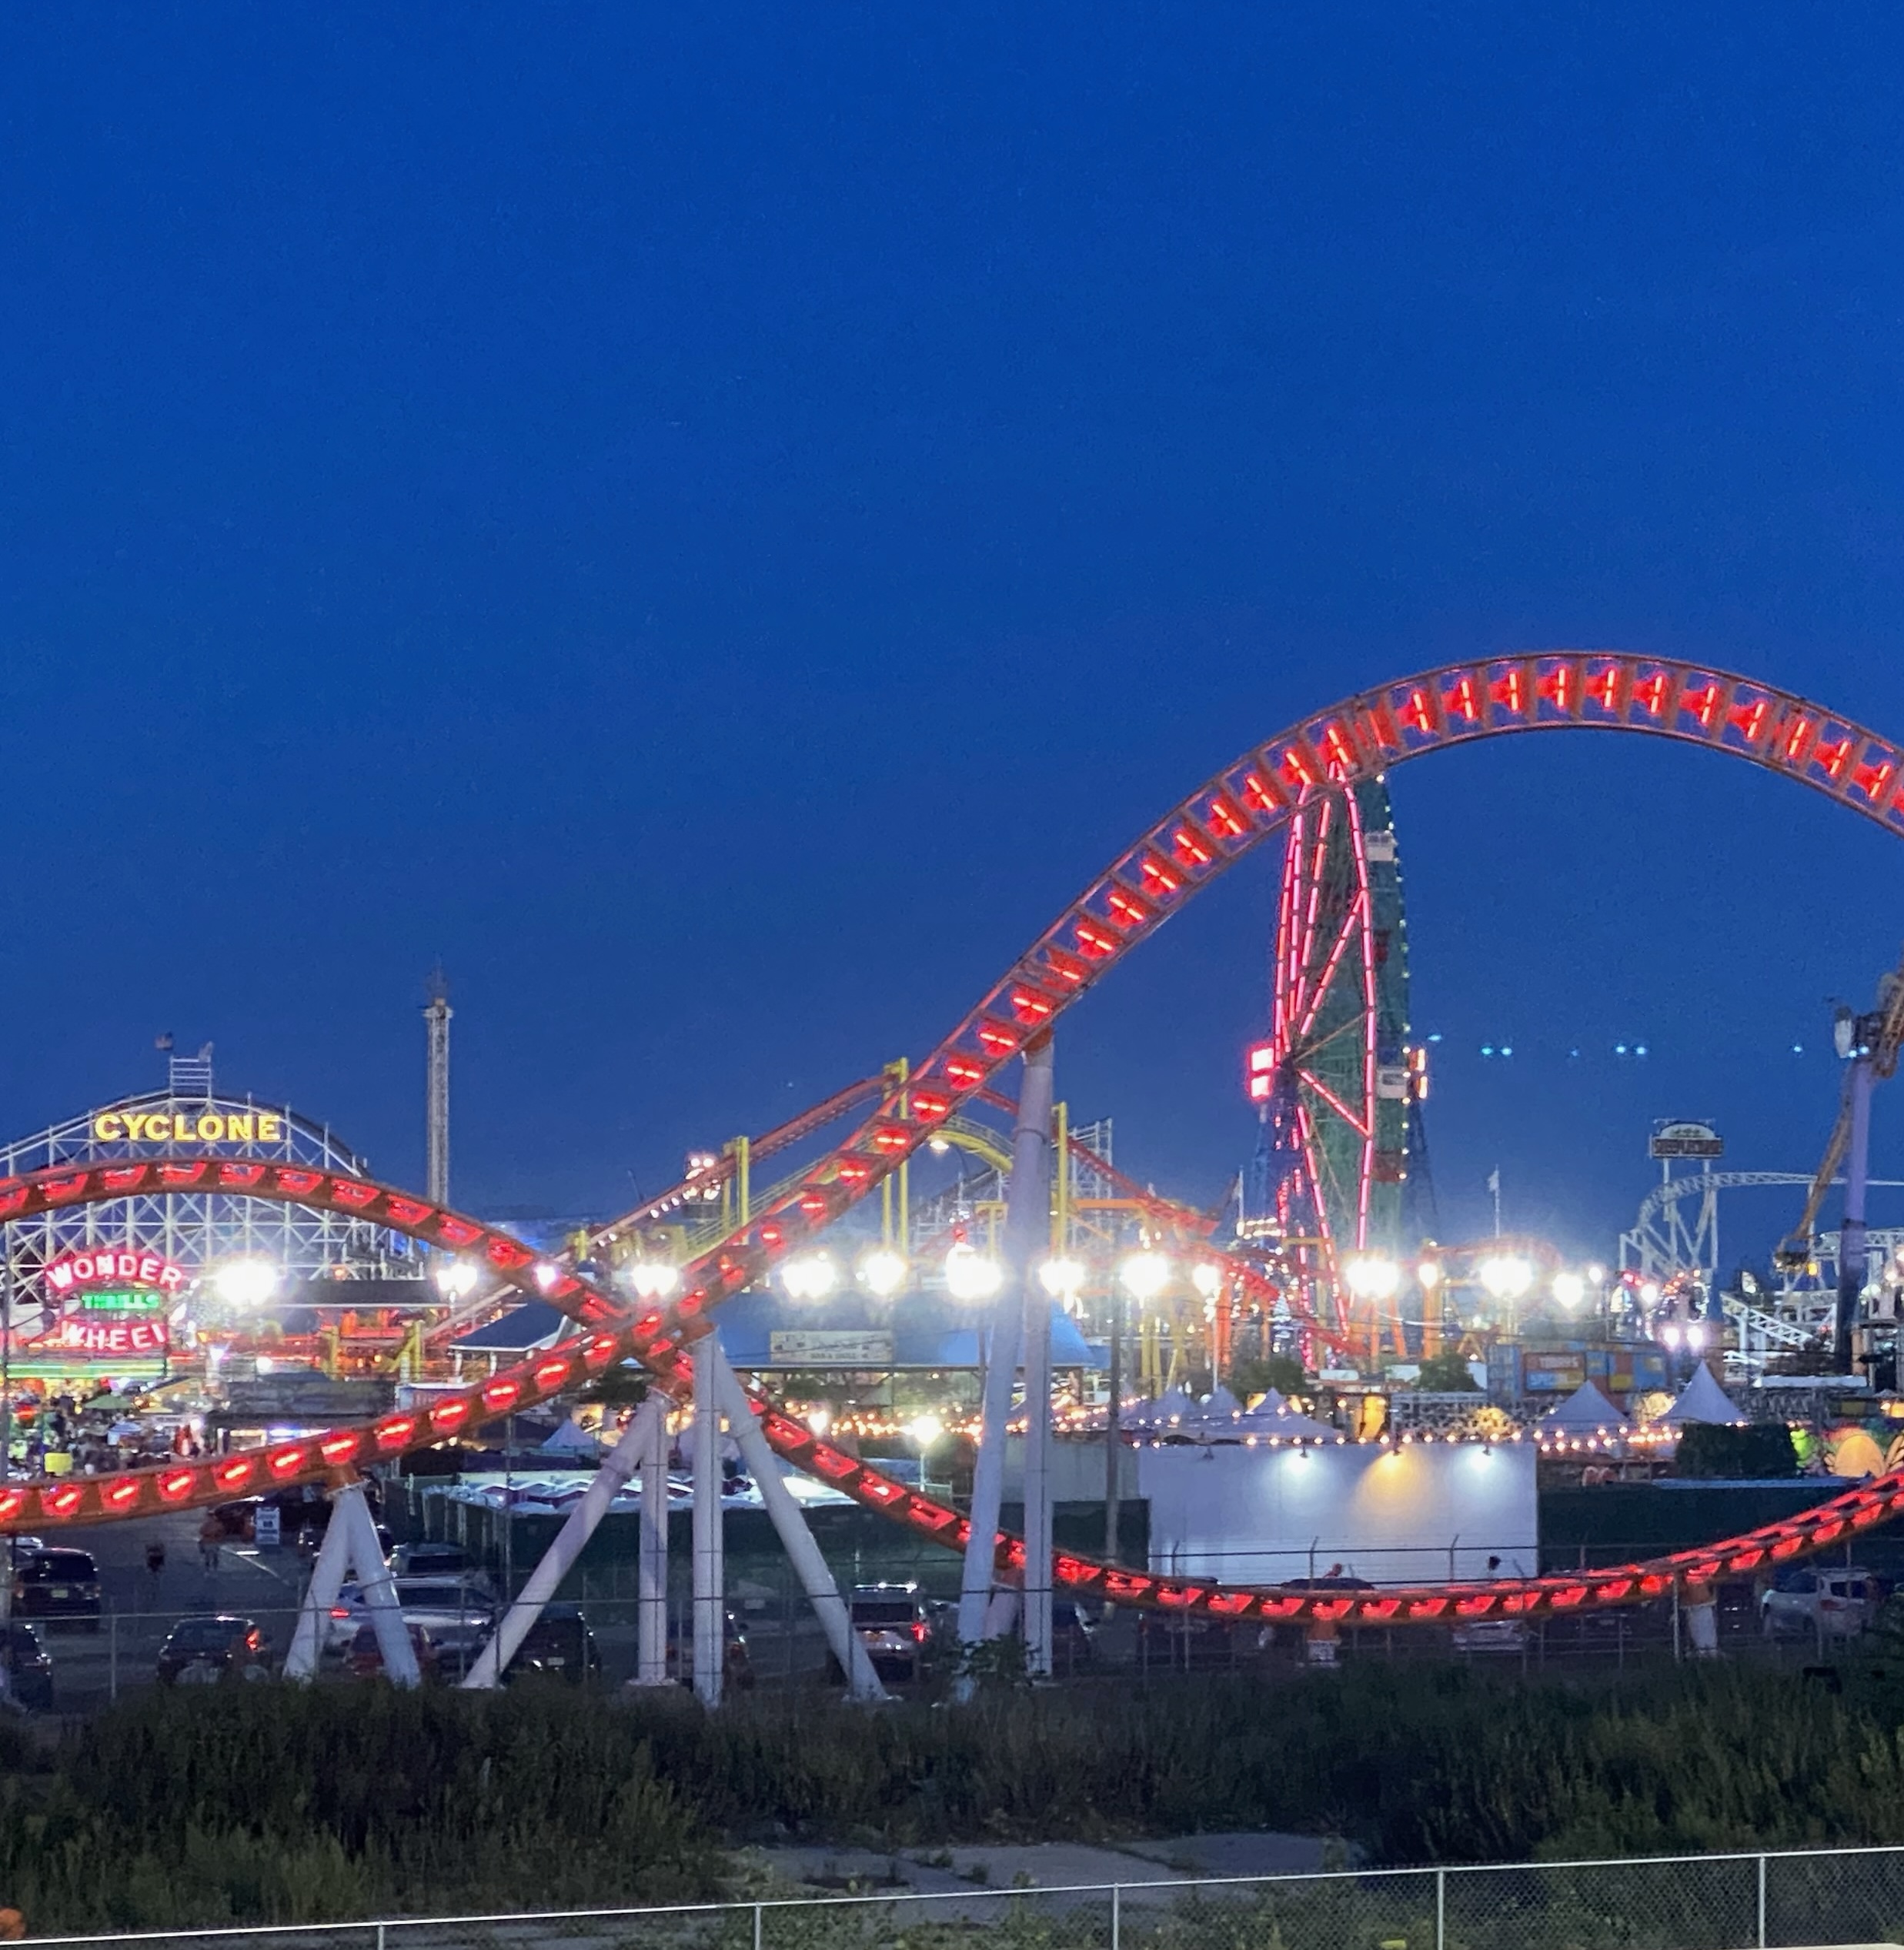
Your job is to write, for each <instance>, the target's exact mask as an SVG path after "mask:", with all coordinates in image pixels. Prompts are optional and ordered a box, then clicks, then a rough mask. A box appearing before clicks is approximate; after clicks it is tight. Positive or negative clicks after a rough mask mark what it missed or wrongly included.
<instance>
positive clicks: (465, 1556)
mask: <svg viewBox="0 0 1904 1950" xmlns="http://www.w3.org/2000/svg"><path fill="white" fill-rule="evenodd" d="M390 1571H391V1574H392V1576H394V1577H398V1578H439V1579H440V1578H447V1579H453V1581H455V1582H456V1583H457V1584H465V1585H467V1586H468V1587H469V1589H470V1590H471V1591H478V1592H480V1593H481V1594H482V1595H483V1597H484V1598H487V1599H489V1600H490V1601H494V1599H495V1597H496V1586H495V1584H493V1582H492V1581H491V1580H490V1577H489V1573H488V1572H487V1571H486V1570H484V1569H483V1567H482V1565H480V1564H478V1563H477V1562H476V1560H475V1558H473V1557H471V1556H470V1554H469V1552H468V1551H466V1550H465V1549H464V1548H463V1546H462V1545H461V1544H399V1545H398V1546H397V1547H396V1549H395V1550H394V1551H392V1552H391V1553H390Z"/></svg>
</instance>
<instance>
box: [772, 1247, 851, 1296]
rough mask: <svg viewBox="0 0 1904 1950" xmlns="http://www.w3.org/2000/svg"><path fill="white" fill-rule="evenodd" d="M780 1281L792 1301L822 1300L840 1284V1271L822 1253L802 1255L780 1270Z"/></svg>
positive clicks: (788, 1262)
mask: <svg viewBox="0 0 1904 1950" xmlns="http://www.w3.org/2000/svg"><path fill="white" fill-rule="evenodd" d="M780 1280H781V1282H782V1284H783V1285H784V1286H785V1287H786V1288H787V1294H788V1296H789V1297H790V1298H792V1299H794V1300H824V1299H825V1298H826V1297H827V1294H830V1293H831V1292H832V1291H833V1288H834V1287H836V1286H837V1285H838V1284H839V1283H840V1269H839V1268H838V1267H837V1266H835V1265H834V1264H833V1261H832V1260H830V1259H829V1258H828V1257H827V1255H826V1254H824V1253H803V1254H801V1255H800V1257H799V1258H798V1259H793V1260H788V1261H787V1264H785V1265H784V1266H783V1267H781V1268H780Z"/></svg>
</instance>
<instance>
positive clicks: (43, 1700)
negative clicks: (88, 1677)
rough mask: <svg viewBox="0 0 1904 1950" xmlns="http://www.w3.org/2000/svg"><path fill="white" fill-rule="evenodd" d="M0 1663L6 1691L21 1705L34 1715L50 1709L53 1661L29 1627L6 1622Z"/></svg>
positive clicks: (11, 1620)
mask: <svg viewBox="0 0 1904 1950" xmlns="http://www.w3.org/2000/svg"><path fill="white" fill-rule="evenodd" d="M0 1662H3V1663H4V1664H5V1667H6V1671H7V1690H8V1691H9V1692H10V1693H12V1695H13V1697H14V1698H15V1699H16V1700H17V1701H18V1702H19V1703H20V1705H22V1706H24V1707H27V1708H30V1709H31V1710H32V1711H34V1712H36V1713H50V1712H51V1711H52V1710H53V1662H52V1660H51V1659H49V1658H48V1657H47V1656H46V1648H45V1646H43V1645H42V1644H41V1643H40V1635H39V1634H38V1632H36V1631H35V1630H34V1629H33V1628H32V1626H31V1625H28V1624H22V1622H21V1621H19V1620H18V1618H14V1619H10V1620H9V1621H8V1624H7V1629H6V1637H5V1641H4V1643H3V1644H0Z"/></svg>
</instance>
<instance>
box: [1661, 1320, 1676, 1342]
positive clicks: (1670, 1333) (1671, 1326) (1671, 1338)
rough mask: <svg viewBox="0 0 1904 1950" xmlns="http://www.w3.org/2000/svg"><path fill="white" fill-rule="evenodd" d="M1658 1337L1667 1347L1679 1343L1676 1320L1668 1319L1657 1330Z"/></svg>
mask: <svg viewBox="0 0 1904 1950" xmlns="http://www.w3.org/2000/svg"><path fill="white" fill-rule="evenodd" d="M1659 1337H1660V1339H1661V1340H1662V1341H1664V1342H1665V1344H1666V1345H1667V1346H1668V1347H1678V1346H1679V1322H1678V1321H1668V1322H1667V1323H1666V1324H1665V1326H1664V1327H1662V1328H1661V1329H1660V1330H1659Z"/></svg>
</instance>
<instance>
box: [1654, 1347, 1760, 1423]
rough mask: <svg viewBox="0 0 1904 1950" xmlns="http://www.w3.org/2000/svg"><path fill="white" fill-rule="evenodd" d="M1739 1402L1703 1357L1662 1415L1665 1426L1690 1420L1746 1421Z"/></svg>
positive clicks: (1660, 1419) (1661, 1418) (1661, 1421)
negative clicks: (1677, 1396)
mask: <svg viewBox="0 0 1904 1950" xmlns="http://www.w3.org/2000/svg"><path fill="white" fill-rule="evenodd" d="M1742 1421H1745V1417H1744V1416H1743V1415H1742V1414H1740V1413H1739V1404H1737V1403H1736V1402H1735V1401H1733V1400H1732V1397H1731V1396H1730V1395H1729V1394H1727V1393H1726V1392H1725V1390H1724V1389H1723V1388H1722V1387H1720V1386H1719V1384H1718V1383H1717V1382H1716V1381H1714V1380H1713V1379H1712V1370H1711V1369H1710V1368H1709V1367H1707V1366H1706V1365H1705V1363H1704V1362H1703V1361H1702V1362H1701V1363H1700V1364H1699V1366H1698V1367H1695V1369H1694V1370H1693V1371H1692V1380H1691V1381H1689V1382H1688V1383H1687V1384H1685V1387H1683V1388H1682V1389H1681V1390H1680V1391H1679V1400H1678V1401H1675V1403H1674V1404H1672V1407H1670V1408H1669V1409H1668V1410H1667V1411H1666V1412H1665V1414H1663V1415H1662V1416H1661V1417H1660V1418H1659V1424H1658V1425H1659V1427H1662V1428H1682V1427H1685V1424H1687V1423H1688V1422H1723V1423H1727V1424H1733V1425H1736V1424H1739V1423H1741V1422H1742Z"/></svg>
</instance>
